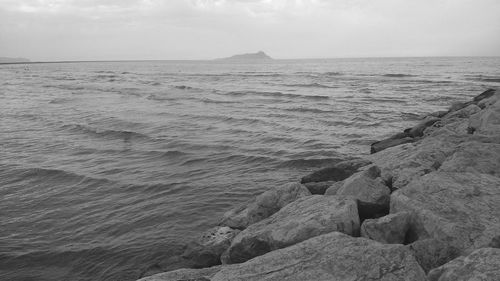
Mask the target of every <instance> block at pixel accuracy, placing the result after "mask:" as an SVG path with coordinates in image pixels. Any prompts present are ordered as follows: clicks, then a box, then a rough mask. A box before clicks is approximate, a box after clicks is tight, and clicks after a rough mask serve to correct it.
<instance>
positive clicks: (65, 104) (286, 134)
mask: <svg viewBox="0 0 500 281" xmlns="http://www.w3.org/2000/svg"><path fill="white" fill-rule="evenodd" d="M498 86H500V57H458V58H457V57H434V58H425V57H423V58H359V59H304V60H270V61H250V62H241V61H239V62H238V61H119V62H65V63H34V64H4V65H0V280H16V281H17V280H23V281H24V280H33V281H35V280H36V281H44V280H120V281H127V280H136V279H137V278H139V277H141V276H144V275H147V274H150V273H152V272H157V271H162V270H165V271H166V270H172V269H176V268H179V267H182V266H185V265H186V261H185V260H184V259H183V258H182V257H181V254H182V251H183V247H184V245H185V244H186V243H188V242H189V241H192V240H193V239H195V238H196V237H198V236H199V235H200V234H201V233H202V232H203V231H204V230H207V229H208V228H210V227H213V226H215V225H217V222H218V221H219V219H220V218H221V216H222V215H223V213H224V212H225V211H227V210H229V209H231V208H232V207H235V206H238V205H240V204H243V203H245V202H246V201H248V200H249V199H250V198H252V197H253V196H255V195H257V194H259V193H261V192H263V191H265V190H268V189H269V188H272V187H275V186H279V185H283V184H286V183H288V182H294V181H295V182H296V181H299V180H300V178H301V177H302V176H304V175H306V174H308V173H310V172H311V171H314V170H316V169H319V168H321V167H326V166H328V165H333V164H335V163H337V162H339V161H342V160H344V159H350V158H353V157H360V156H363V155H367V154H369V151H370V144H371V143H372V142H374V141H376V140H380V139H382V138H385V137H387V136H389V135H391V134H393V133H396V132H399V131H401V130H402V129H404V128H407V127H411V126H412V125H415V124H416V123H418V122H419V120H420V119H421V118H422V117H423V116H425V115H426V114H429V113H431V112H435V111H439V110H446V109H447V108H448V107H449V106H450V105H451V104H452V103H454V102H460V101H466V100H469V99H470V98H471V97H473V96H475V95H477V94H479V93H481V92H482V91H484V90H486V89H488V88H490V87H498Z"/></svg>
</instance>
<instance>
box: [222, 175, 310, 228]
mask: <svg viewBox="0 0 500 281" xmlns="http://www.w3.org/2000/svg"><path fill="white" fill-rule="evenodd" d="M308 195H311V192H309V190H307V188H306V187H305V186H304V185H301V184H299V183H289V184H286V185H283V186H280V187H274V188H271V189H270V190H268V191H266V192H264V193H262V194H260V195H258V196H257V197H255V198H254V200H253V201H251V202H250V203H248V205H246V206H245V205H243V206H240V207H237V208H235V209H232V210H230V211H228V212H226V213H225V214H224V216H223V218H222V220H221V221H220V222H219V225H224V226H229V227H231V228H235V229H245V228H246V227H247V226H248V225H250V224H253V223H255V222H258V221H260V220H262V219H265V218H267V217H269V216H270V215H272V214H274V213H276V212H277V211H279V210H280V209H281V208H283V207H284V206H286V205H287V204H288V203H290V202H293V201H295V200H296V199H298V198H301V197H304V196H308Z"/></svg>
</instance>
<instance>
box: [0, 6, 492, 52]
mask: <svg viewBox="0 0 500 281" xmlns="http://www.w3.org/2000/svg"><path fill="white" fill-rule="evenodd" d="M259 50H263V51H265V52H266V53H268V54H269V55H270V56H272V57H275V58H336V57H378V56H384V57H385V56H499V55H500V0H329V1H328V0H289V1H285V0H0V56H10V57H27V58H30V59H32V60H115V59H212V58H217V57H225V56H230V55H233V54H237V53H247V52H256V51H259Z"/></svg>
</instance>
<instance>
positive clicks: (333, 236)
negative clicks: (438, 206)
mask: <svg viewBox="0 0 500 281" xmlns="http://www.w3.org/2000/svg"><path fill="white" fill-rule="evenodd" d="M211 280H212V281H229V280H231V281H240V280H241V281H243V280H245V281H271V280H287V281H304V280H339V281H340V280H384V281H392V280H394V281H396V280H398V281H399V280H406V281H417V280H418V281H422V280H426V277H425V273H424V272H423V270H422V269H421V268H420V266H419V265H418V263H417V262H416V260H415V258H414V257H413V256H412V255H411V253H410V251H408V249H406V248H405V247H404V246H402V245H395V244H393V245H389V244H380V243H378V242H375V241H372V240H368V239H364V238H353V237H350V236H347V235H345V234H342V233H339V232H333V233H329V234H324V235H320V236H316V237H314V238H311V239H308V240H306V241H303V242H301V243H298V244H295V245H293V246H290V247H287V248H284V249H279V250H276V251H272V252H270V253H267V254H265V255H263V256H259V257H256V258H253V259H251V260H249V261H247V262H245V263H241V264H233V265H229V266H227V267H223V268H222V269H221V270H220V271H219V272H217V273H216V274H215V275H214V276H213V277H212V278H211Z"/></svg>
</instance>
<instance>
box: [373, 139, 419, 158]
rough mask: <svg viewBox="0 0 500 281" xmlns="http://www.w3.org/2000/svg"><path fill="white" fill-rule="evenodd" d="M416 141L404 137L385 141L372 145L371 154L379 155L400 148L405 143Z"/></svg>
mask: <svg viewBox="0 0 500 281" xmlns="http://www.w3.org/2000/svg"><path fill="white" fill-rule="evenodd" d="M414 141H415V139H414V138H411V137H404V138H401V139H391V138H389V139H385V140H381V141H378V142H374V143H372V144H371V148H370V153H371V154H373V153H377V152H379V151H382V150H384V149H387V148H389V147H393V146H398V145H401V144H405V143H410V142H414Z"/></svg>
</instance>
